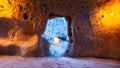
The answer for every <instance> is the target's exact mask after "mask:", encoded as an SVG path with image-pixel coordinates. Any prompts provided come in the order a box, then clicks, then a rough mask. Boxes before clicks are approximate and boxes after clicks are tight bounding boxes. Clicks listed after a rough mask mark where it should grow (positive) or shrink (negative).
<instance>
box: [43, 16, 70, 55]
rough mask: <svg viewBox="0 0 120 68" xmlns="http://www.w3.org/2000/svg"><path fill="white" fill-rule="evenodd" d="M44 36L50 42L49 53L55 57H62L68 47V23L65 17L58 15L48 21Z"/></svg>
mask: <svg viewBox="0 0 120 68" xmlns="http://www.w3.org/2000/svg"><path fill="white" fill-rule="evenodd" d="M42 37H44V38H46V39H47V40H48V41H49V43H50V46H49V53H50V55H51V56H53V57H61V56H64V54H65V53H66V51H67V48H68V43H69V42H68V40H69V37H68V23H67V21H66V20H65V17H56V18H53V19H49V20H48V21H47V25H46V29H45V32H44V33H43V34H42Z"/></svg>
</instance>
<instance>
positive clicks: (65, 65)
mask: <svg viewBox="0 0 120 68" xmlns="http://www.w3.org/2000/svg"><path fill="white" fill-rule="evenodd" d="M0 68H120V61H115V60H106V59H105V60H104V59H96V58H68V57H61V58H50V57H37V58H36V57H31V58H23V57H18V56H13V57H10V56H2V57H0Z"/></svg>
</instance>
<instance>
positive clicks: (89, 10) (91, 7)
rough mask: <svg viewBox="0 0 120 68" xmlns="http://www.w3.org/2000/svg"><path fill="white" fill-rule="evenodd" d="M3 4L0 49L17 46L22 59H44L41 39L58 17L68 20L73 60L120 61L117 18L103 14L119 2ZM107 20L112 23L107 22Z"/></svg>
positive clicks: (26, 0)
mask: <svg viewBox="0 0 120 68" xmlns="http://www.w3.org/2000/svg"><path fill="white" fill-rule="evenodd" d="M0 1H1V2H0V48H1V47H8V46H11V45H15V46H17V47H18V49H19V51H18V52H19V53H18V54H19V55H20V56H40V53H41V48H40V40H41V38H40V36H41V34H42V33H43V32H44V31H45V27H46V23H47V20H48V18H49V16H50V14H54V15H60V16H64V17H68V18H67V20H68V22H69V23H70V24H69V27H68V28H69V30H68V31H69V32H70V33H69V36H70V38H71V40H70V41H71V42H72V43H71V45H73V46H74V49H73V52H72V56H73V57H99V58H108V59H117V60H120V58H119V57H120V41H119V40H120V28H119V27H120V23H114V21H112V19H114V18H116V17H109V16H108V15H106V14H104V15H103V14H102V13H101V9H102V8H103V7H104V8H107V7H106V5H111V4H113V6H114V4H115V3H116V2H117V4H119V2H118V0H77V1H76V0H4V1H2V0H0ZM111 6H112V5H111ZM111 9H112V8H111ZM104 11H105V10H104ZM104 11H103V13H105V12H104ZM118 11H119V10H118ZM111 15H113V14H111ZM118 15H119V14H118ZM106 17H109V18H110V19H109V20H111V21H107V20H103V19H107V18H106ZM117 18H119V16H117ZM114 20H115V22H120V21H119V20H118V19H117V20H116V19H114ZM107 22H108V23H107ZM110 22H112V23H114V24H109V23H110ZM111 25H112V26H111ZM4 49H5V48H4ZM13 49H14V48H13ZM3 51H4V50H3ZM15 53H16V52H15Z"/></svg>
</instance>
